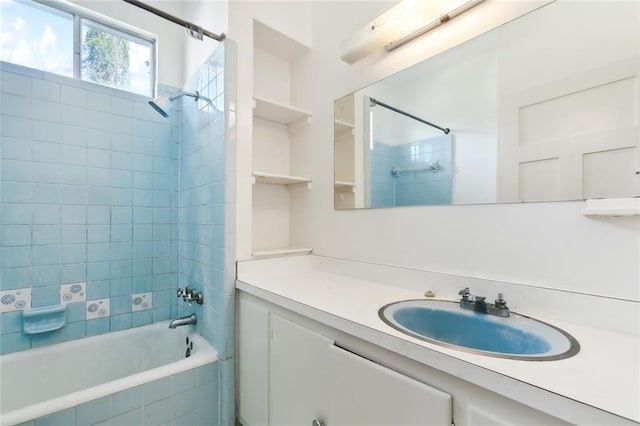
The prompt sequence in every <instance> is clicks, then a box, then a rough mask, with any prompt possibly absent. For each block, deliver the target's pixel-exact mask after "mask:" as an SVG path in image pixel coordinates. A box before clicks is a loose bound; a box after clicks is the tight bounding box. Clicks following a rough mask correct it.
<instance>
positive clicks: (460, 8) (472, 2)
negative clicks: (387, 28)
mask: <svg viewBox="0 0 640 426" xmlns="http://www.w3.org/2000/svg"><path fill="white" fill-rule="evenodd" d="M483 1H484V0H465V1H464V2H463V3H461V4H459V5H457V6H455V7H454V8H453V9H451V10H449V11H448V12H446V13H443V14H441V15H439V16H437V17H435V18H432V19H431V20H429V21H428V22H427V23H425V24H424V25H423V26H421V27H420V28H418V29H417V30H415V31H412V32H411V33H410V34H408V35H406V36H404V37H401V38H398V39H396V40H394V41H392V42H391V43H389V44H387V45H385V46H384V49H385V50H386V51H387V52H391V51H392V50H395V49H397V48H398V47H400V46H403V45H405V44H407V43H409V42H410V41H412V40H414V39H416V38H418V37H420V36H421V35H423V34H425V33H427V32H429V31H431V30H432V29H434V28H435V27H437V26H439V25H440V24H444V23H445V22H447V21H449V20H451V19H453V18H455V17H456V16H458V15H460V14H462V13H464V12H466V11H467V10H469V9H471V8H472V7H474V6H477V5H478V4H480V3H482V2H483Z"/></svg>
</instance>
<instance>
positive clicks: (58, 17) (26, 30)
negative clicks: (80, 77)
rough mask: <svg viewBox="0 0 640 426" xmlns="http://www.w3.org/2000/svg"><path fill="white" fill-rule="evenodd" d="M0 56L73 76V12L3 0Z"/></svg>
mask: <svg viewBox="0 0 640 426" xmlns="http://www.w3.org/2000/svg"><path fill="white" fill-rule="evenodd" d="M1 28H2V33H1V34H2V35H1V38H0V46H1V47H0V49H1V51H2V54H1V56H0V59H2V60H3V61H5V62H12V63H14V64H18V65H24V66H25V67H30V68H37V69H40V70H43V71H48V72H51V73H54V74H60V75H66V76H67V77H73V15H72V14H71V13H66V12H62V11H59V10H56V9H52V8H50V7H46V6H44V5H41V4H39V3H35V2H29V3H26V2H25V3H23V2H17V1H2V27H1Z"/></svg>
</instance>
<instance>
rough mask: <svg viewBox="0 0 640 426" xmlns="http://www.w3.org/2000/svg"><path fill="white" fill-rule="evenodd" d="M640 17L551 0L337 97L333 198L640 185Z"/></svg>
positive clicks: (499, 198)
mask: <svg viewBox="0 0 640 426" xmlns="http://www.w3.org/2000/svg"><path fill="white" fill-rule="evenodd" d="M639 17H640V3H639V2H605V1H599V2H586V1H585V2H554V3H551V4H549V5H547V6H545V7H542V8H540V9H538V10H536V11H534V12H531V13H529V14H527V15H525V16H522V17H520V18H519V19H516V20H514V21H511V22H509V23H507V24H504V25H503V26H501V27H499V28H497V29H495V30H492V31H490V32H487V33H485V34H482V35H480V36H478V37H476V38H474V39H472V40H469V41H467V42H465V43H463V44H461V45H458V46H456V47H454V48H452V49H450V50H447V51H445V52H443V53H441V54H439V55H437V56H434V57H431V58H429V59H427V60H425V61H424V62H422V63H419V64H417V65H414V66H412V67H410V68H407V69H405V70H403V71H401V72H399V73H397V74H395V75H392V76H391V77H388V78H386V79H384V80H381V81H379V82H377V83H374V84H372V85H370V86H367V87H365V88H363V89H361V90H358V91H357V92H355V93H351V94H349V95H347V96H344V97H343V98H340V99H338V100H336V101H335V131H334V135H335V207H336V209H351V208H372V207H396V206H411V205H436V204H480V203H502V202H533V201H559V200H578V199H587V198H618V197H632V196H637V195H639V194H640V176H639V175H638V174H637V172H638V170H640V167H639V163H640V161H639V158H640V154H639V150H638V138H639V135H640V132H639V127H638V121H639V114H640V112H639V108H638V105H639V98H640V97H639V90H640V89H639V86H640V81H639V79H638V74H639V70H640V65H639V64H640V61H639V58H640V56H639V55H640V48H639V46H640V33H639V22H638V21H639V20H640V18H639ZM448 129H449V130H448Z"/></svg>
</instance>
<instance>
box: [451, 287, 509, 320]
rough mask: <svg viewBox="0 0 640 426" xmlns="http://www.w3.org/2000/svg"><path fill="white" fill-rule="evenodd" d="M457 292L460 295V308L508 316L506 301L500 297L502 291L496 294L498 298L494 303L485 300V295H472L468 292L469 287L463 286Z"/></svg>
mask: <svg viewBox="0 0 640 426" xmlns="http://www.w3.org/2000/svg"><path fill="white" fill-rule="evenodd" d="M458 294H459V295H461V296H462V298H461V299H460V307H461V308H462V309H468V310H470V311H474V312H480V313H483V314H489V315H495V316H498V317H503V318H506V317H508V316H509V308H507V301H506V300H504V298H503V297H502V293H499V294H498V298H497V299H496V300H495V301H494V303H487V302H485V299H486V297H483V296H474V295H473V294H471V293H470V291H469V287H466V288H463V289H462V290H460V291H459V292H458Z"/></svg>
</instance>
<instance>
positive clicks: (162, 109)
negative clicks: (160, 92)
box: [149, 92, 211, 118]
mask: <svg viewBox="0 0 640 426" xmlns="http://www.w3.org/2000/svg"><path fill="white" fill-rule="evenodd" d="M182 96H189V97H192V98H193V100H194V101H198V100H199V99H204V100H205V101H207V103H211V100H210V99H207V98H205V97H204V96H201V95H200V93H199V92H195V93H190V92H181V93H178V94H177V95H175V96H171V97H167V96H158V97H157V98H155V99H153V100H152V101H149V105H151V106H152V107H153V109H155V110H156V111H158V113H160V115H161V116H163V117H164V118H167V117H169V115H170V113H171V107H172V105H173V101H175V100H176V99H178V98H181V97H182Z"/></svg>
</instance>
